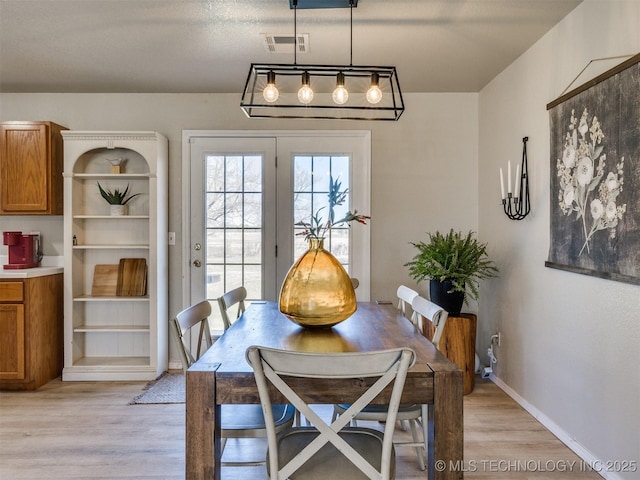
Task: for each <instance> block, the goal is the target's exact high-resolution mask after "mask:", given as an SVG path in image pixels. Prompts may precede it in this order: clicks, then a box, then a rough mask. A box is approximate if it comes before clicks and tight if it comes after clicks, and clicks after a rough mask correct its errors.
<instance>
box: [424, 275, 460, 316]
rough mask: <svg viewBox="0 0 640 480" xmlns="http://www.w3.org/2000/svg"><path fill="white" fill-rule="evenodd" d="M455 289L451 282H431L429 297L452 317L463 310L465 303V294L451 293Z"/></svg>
mask: <svg viewBox="0 0 640 480" xmlns="http://www.w3.org/2000/svg"><path fill="white" fill-rule="evenodd" d="M452 288H453V285H452V284H451V281H450V280H445V281H443V282H439V281H438V280H430V281H429V295H430V297H431V301H432V302H433V303H435V304H436V305H440V306H441V307H442V308H444V309H445V310H446V311H447V312H449V314H451V315H458V314H459V313H460V310H462V304H463V303H464V292H451V293H448V292H449V290H451V289H452Z"/></svg>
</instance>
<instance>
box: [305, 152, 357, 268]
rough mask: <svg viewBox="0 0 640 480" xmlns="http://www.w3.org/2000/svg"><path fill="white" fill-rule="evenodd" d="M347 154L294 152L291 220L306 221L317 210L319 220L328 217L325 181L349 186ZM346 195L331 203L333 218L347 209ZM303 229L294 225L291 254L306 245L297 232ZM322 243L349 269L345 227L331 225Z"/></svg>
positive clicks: (327, 187) (327, 190) (348, 197)
mask: <svg viewBox="0 0 640 480" xmlns="http://www.w3.org/2000/svg"><path fill="white" fill-rule="evenodd" d="M349 160H350V158H349V156H347V155H296V156H294V169H293V171H294V182H293V184H294V190H293V222H294V225H295V224H296V223H298V222H300V221H302V220H303V221H305V222H310V221H311V218H312V216H313V215H314V214H316V213H317V212H318V211H319V217H320V218H321V219H322V222H323V223H324V222H326V221H327V219H328V217H329V202H328V194H329V182H330V179H331V178H333V180H334V181H336V180H337V181H339V182H340V183H341V190H344V189H346V188H348V186H349V183H350V181H349ZM349 204H350V195H349V194H348V193H347V196H346V199H345V203H344V204H343V205H341V206H336V207H334V214H335V219H340V218H342V217H344V215H345V214H346V213H347V211H349V209H350V208H349ZM303 230H304V229H303V228H300V227H299V226H294V234H296V236H295V240H294V258H298V257H300V255H302V254H303V253H304V252H305V251H306V249H307V243H306V241H305V239H304V236H302V235H297V234H299V233H301V232H302V231H303ZM324 247H325V248H326V249H327V250H328V251H330V252H331V253H332V254H333V255H334V256H335V257H336V258H337V259H338V261H340V263H341V264H342V266H343V267H344V268H345V269H346V270H347V272H348V271H349V227H348V226H344V227H336V228H332V229H331V230H330V231H329V232H328V234H327V235H326V237H325V241H324Z"/></svg>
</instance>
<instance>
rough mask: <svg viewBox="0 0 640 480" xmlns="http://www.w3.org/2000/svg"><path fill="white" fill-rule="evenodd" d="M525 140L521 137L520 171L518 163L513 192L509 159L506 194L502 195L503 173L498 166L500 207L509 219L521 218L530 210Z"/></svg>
mask: <svg viewBox="0 0 640 480" xmlns="http://www.w3.org/2000/svg"><path fill="white" fill-rule="evenodd" d="M527 140H529V137H524V138H523V139H522V173H520V167H521V166H520V165H517V166H516V176H515V179H514V180H515V185H514V186H515V192H513V193H512V191H511V161H509V163H508V166H507V196H506V197H505V195H504V175H503V173H502V168H500V193H501V194H502V208H503V209H504V213H505V214H506V215H507V217H509V218H510V219H511V220H522V219H523V218H524V217H526V216H527V215H528V214H529V212H530V211H531V203H530V202H529V171H528V168H527Z"/></svg>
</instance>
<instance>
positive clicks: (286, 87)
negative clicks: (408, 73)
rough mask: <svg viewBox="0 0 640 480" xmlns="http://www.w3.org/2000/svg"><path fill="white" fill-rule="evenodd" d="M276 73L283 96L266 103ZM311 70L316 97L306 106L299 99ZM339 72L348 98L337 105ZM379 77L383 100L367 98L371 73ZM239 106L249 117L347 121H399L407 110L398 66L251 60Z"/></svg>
mask: <svg viewBox="0 0 640 480" xmlns="http://www.w3.org/2000/svg"><path fill="white" fill-rule="evenodd" d="M269 72H273V73H274V74H275V78H276V86H277V88H278V89H279V90H280V96H279V98H278V100H277V101H276V102H273V103H269V102H267V101H266V100H265V99H264V97H263V95H262V91H263V89H264V87H265V86H266V83H267V75H268V74H269ZM304 73H308V74H309V77H310V78H311V87H312V89H313V90H314V99H313V101H312V102H311V103H310V104H308V105H304V104H302V103H300V102H299V101H298V99H297V90H298V88H299V87H300V85H301V78H302V75H303V74H304ZM338 73H342V74H344V76H345V86H346V87H347V89H348V90H349V100H348V101H347V103H345V104H344V105H337V104H335V103H334V102H333V100H332V98H331V92H332V90H333V88H335V82H336V77H337V75H338ZM374 73H375V74H377V75H378V77H379V87H380V89H381V90H382V92H383V99H382V101H381V102H380V103H379V104H370V103H368V102H367V101H366V98H365V92H366V90H367V89H368V87H369V86H370V81H371V76H372V74H374ZM240 107H241V108H242V110H243V111H244V112H245V114H246V115H247V116H248V117H250V118H321V119H345V120H390V121H394V120H398V119H399V118H400V116H401V115H402V113H403V112H404V101H403V98H402V91H401V90H400V84H399V82H398V75H397V72H396V68H395V67H381V66H361V65H300V64H293V65H292V64H257V63H252V64H251V67H250V68H249V74H248V75H247V81H246V83H245V86H244V91H243V93H242V99H241V101H240Z"/></svg>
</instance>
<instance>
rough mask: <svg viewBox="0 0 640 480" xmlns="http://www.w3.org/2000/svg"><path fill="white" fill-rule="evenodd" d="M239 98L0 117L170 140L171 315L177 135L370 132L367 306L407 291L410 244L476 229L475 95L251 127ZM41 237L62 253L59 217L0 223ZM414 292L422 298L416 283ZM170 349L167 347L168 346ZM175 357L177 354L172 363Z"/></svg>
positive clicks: (4, 98)
mask: <svg viewBox="0 0 640 480" xmlns="http://www.w3.org/2000/svg"><path fill="white" fill-rule="evenodd" d="M239 98H240V96H239V94H238V95H233V94H228V95H207V94H55V93H49V94H8V93H5V94H0V119H2V120H51V121H54V122H56V123H59V124H61V125H64V126H66V127H68V128H70V129H73V130H156V131H159V132H160V133H162V134H164V135H166V136H167V137H168V138H169V176H170V179H169V229H170V231H174V232H176V235H177V239H176V240H177V242H176V245H175V246H170V247H169V257H170V258H169V275H170V278H169V285H170V296H169V313H170V314H172V315H173V314H175V313H177V312H178V311H179V310H180V309H181V308H182V307H183V304H182V296H181V294H182V288H181V283H182V265H183V262H186V261H187V260H188V259H183V258H181V252H182V239H181V238H180V235H181V231H182V228H181V221H182V220H181V219H182V210H181V209H182V205H181V199H182V194H181V189H182V178H181V176H182V166H181V162H182V158H181V155H182V145H181V141H182V130H197V129H220V130H224V129H229V130H233V129H253V130H260V129H264V130H276V129H282V130H286V129H290V130H298V129H307V130H309V129H323V130H332V129H335V130H340V129H349V130H371V132H372V135H371V136H372V149H371V150H372V188H371V191H372V202H371V203H372V209H371V212H364V213H370V214H371V216H372V217H373V218H372V221H371V222H370V226H367V227H362V226H360V225H358V226H355V227H354V228H371V276H372V281H371V298H372V299H388V300H392V299H395V292H396V289H397V286H398V285H399V284H400V283H405V284H410V285H412V281H411V280H410V279H409V277H408V275H407V269H406V268H405V267H403V265H404V263H406V262H407V261H409V260H410V259H411V257H412V256H413V255H414V253H415V252H414V251H413V250H414V249H413V247H411V245H409V242H410V241H419V240H422V239H424V238H425V237H426V235H425V232H427V231H433V230H434V229H441V230H448V229H449V228H451V227H453V228H456V229H462V230H468V229H473V230H477V213H478V212H477V205H476V198H477V171H476V165H477V144H478V138H477V136H478V110H477V99H478V95H477V94H407V95H405V103H406V105H407V109H406V111H405V113H404V114H403V116H402V117H401V118H400V120H399V121H398V122H354V121H326V120H309V121H306V120H302V121H300V120H264V119H263V120H257V119H248V118H246V117H245V115H244V114H243V113H242V112H241V110H240V107H239V102H240V100H239ZM8 229H21V230H24V231H32V230H39V231H42V233H43V240H44V253H45V255H62V251H63V249H62V217H42V216H39V217H31V218H29V217H0V231H2V230H8ZM420 288H421V289H422V290H423V291H424V292H425V294H426V291H427V290H425V289H424V288H423V286H422V285H421V286H420ZM171 349H173V345H171ZM171 358H172V359H177V356H175V355H173V354H172V355H171Z"/></svg>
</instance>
